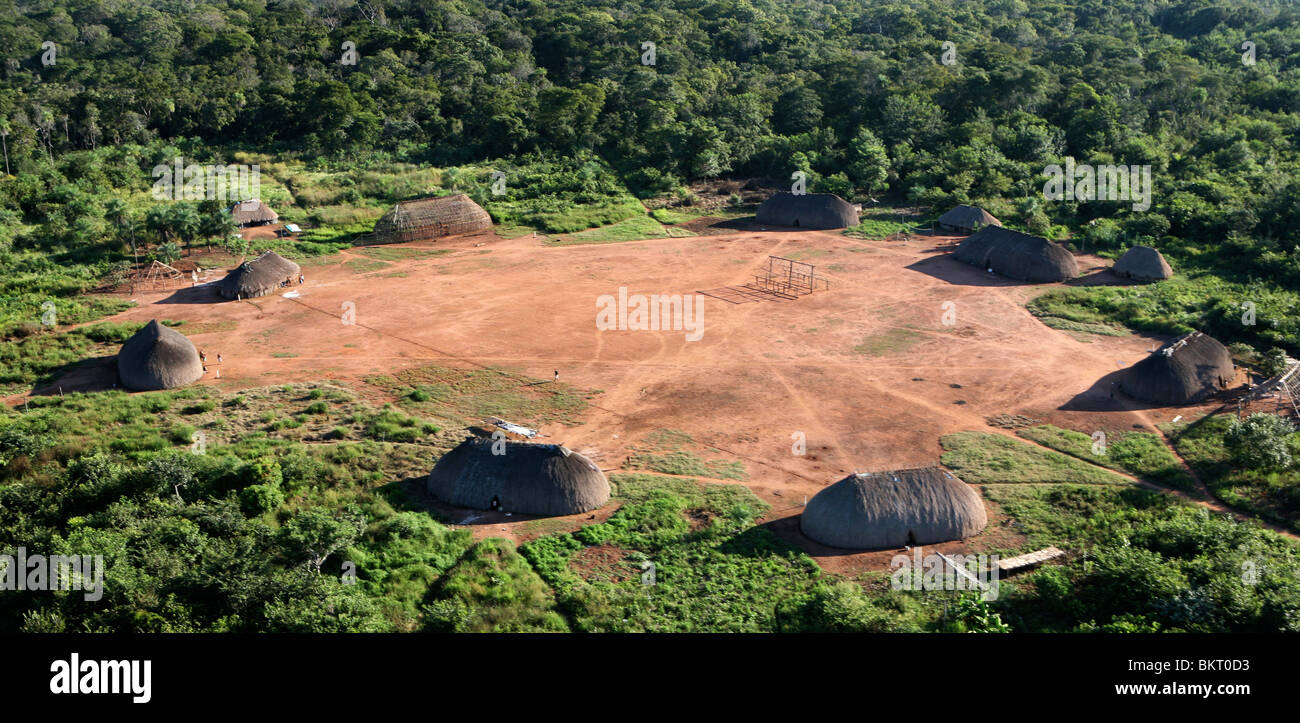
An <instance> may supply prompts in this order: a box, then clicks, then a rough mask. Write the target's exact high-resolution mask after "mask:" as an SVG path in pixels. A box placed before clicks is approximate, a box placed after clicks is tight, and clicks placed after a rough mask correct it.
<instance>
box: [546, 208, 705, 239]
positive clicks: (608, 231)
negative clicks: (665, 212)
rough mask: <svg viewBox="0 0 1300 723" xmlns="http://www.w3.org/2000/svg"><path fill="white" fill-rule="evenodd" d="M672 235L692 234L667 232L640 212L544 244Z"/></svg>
mask: <svg viewBox="0 0 1300 723" xmlns="http://www.w3.org/2000/svg"><path fill="white" fill-rule="evenodd" d="M673 235H694V234H691V233H690V232H685V231H682V230H680V229H679V230H678V233H677V234H672V233H669V231H668V229H666V228H664V227H663V226H662V225H661V224H660V223H659V222H658V221H656V220H654V219H653V218H650V217H649V216H646V215H645V214H642V215H639V216H633V217H632V218H629V219H627V220H624V221H619V222H618V223H615V224H611V225H609V226H602V227H600V228H593V229H590V230H587V231H581V232H579V233H575V234H570V235H568V236H566V237H564V238H562V239H553V240H548V241H547V242H546V245H548V246H575V245H579V244H607V243H621V242H624V241H640V240H642V239H652V238H667V237H669V236H673Z"/></svg>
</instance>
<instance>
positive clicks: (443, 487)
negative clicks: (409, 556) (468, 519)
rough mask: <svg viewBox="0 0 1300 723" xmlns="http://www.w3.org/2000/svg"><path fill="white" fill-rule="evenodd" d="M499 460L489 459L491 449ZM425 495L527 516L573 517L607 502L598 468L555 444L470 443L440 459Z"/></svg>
mask: <svg viewBox="0 0 1300 723" xmlns="http://www.w3.org/2000/svg"><path fill="white" fill-rule="evenodd" d="M494 444H496V445H501V446H498V451H501V452H504V453H503V454H493V453H492V452H493V445H494ZM428 491H429V494H430V495H432V496H433V497H435V498H437V499H439V500H442V501H443V502H446V503H447V504H451V505H455V506H457V507H469V508H472V509H477V510H491V509H500V510H506V511H508V512H519V513H523V514H528V515H544V516H556V515H574V514H577V513H579V512H586V511H588V510H594V509H596V508H597V507H602V506H604V504H605V503H606V502H608V501H609V481H608V480H606V479H605V474H604V473H603V472H601V471H600V468H599V467H597V466H596V465H595V464H593V463H592V462H591V460H589V459H587V458H586V457H583V456H582V455H580V454H578V453H577V452H573V451H570V450H569V449H567V448H565V447H561V446H560V445H558V444H531V443H527V442H511V441H505V440H502V441H499V442H494V441H493V440H490V439H480V438H471V439H467V440H465V441H464V442H462V443H461V444H459V445H458V446H457V447H456V448H455V449H453V450H451V451H450V452H448V453H447V454H445V455H443V456H442V459H440V460H438V463H437V464H436V465H434V467H433V471H432V472H430V473H429V481H428Z"/></svg>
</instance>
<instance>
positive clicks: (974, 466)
mask: <svg viewBox="0 0 1300 723" xmlns="http://www.w3.org/2000/svg"><path fill="white" fill-rule="evenodd" d="M939 444H940V445H942V447H943V455H942V457H941V458H940V459H941V461H942V462H943V464H944V466H946V467H948V468H949V469H951V470H952V471H953V472H955V473H957V475H958V476H959V477H961V478H962V480H964V481H966V482H967V483H970V484H1003V483H1007V484H1023V483H1042V482H1073V483H1079V484H1121V485H1122V484H1129V481H1128V480H1126V479H1124V478H1123V477H1119V476H1117V475H1114V474H1112V473H1110V472H1107V471H1106V470H1104V469H1101V468H1099V467H1097V466H1096V465H1093V464H1089V463H1088V462H1084V461H1083V460H1080V459H1076V458H1074V457H1070V456H1068V455H1064V454H1061V453H1060V452H1054V451H1051V450H1047V449H1042V448H1040V447H1035V446H1033V445H1031V444H1027V443H1025V442H1018V441H1016V440H1014V439H1011V438H1009V437H1004V436H1002V435H1000V434H986V433H983V432H958V433H956V434H949V435H946V436H944V437H942V438H940V439H939Z"/></svg>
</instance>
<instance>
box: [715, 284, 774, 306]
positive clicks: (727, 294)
mask: <svg viewBox="0 0 1300 723" xmlns="http://www.w3.org/2000/svg"><path fill="white" fill-rule="evenodd" d="M695 293H697V294H699V295H701V296H707V297H709V298H711V299H718V300H719V301H725V302H727V303H728V304H753V303H757V302H763V301H793V299H784V298H781V297H779V296H777V295H775V294H768V293H764V292H762V291H759V290H757V289H752V288H750V287H748V286H724V287H722V288H720V289H708V290H703V291H701V290H697V291H696V292H695Z"/></svg>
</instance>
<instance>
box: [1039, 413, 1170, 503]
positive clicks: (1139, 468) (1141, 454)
mask: <svg viewBox="0 0 1300 723" xmlns="http://www.w3.org/2000/svg"><path fill="white" fill-rule="evenodd" d="M1016 434H1017V435H1019V436H1021V437H1024V438H1025V439H1028V440H1031V441H1034V442H1037V443H1038V444H1041V445H1043V446H1044V447H1051V448H1052V449H1054V450H1056V451H1058V452H1064V453H1066V454H1068V455H1070V456H1072V457H1078V458H1079V459H1083V460H1087V461H1088V462H1092V463H1093V464H1098V465H1101V466H1103V467H1109V468H1111V469H1114V470H1120V471H1122V472H1128V473H1130V474H1133V475H1135V476H1137V477H1141V478H1143V479H1146V480H1149V481H1151V482H1155V483H1156V484H1162V485H1165V486H1166V487H1173V488H1175V489H1180V490H1185V491H1190V490H1193V489H1195V488H1196V483H1195V482H1194V481H1193V480H1192V477H1191V475H1189V474H1188V473H1187V470H1185V469H1183V466H1182V464H1180V463H1179V461H1178V458H1177V457H1176V456H1174V453H1173V452H1171V451H1170V449H1169V447H1167V446H1165V443H1164V440H1162V439H1161V438H1160V436H1159V435H1156V434H1152V433H1151V432H1132V431H1123V430H1121V431H1113V430H1106V431H1103V432H1102V434H1104V435H1105V436H1104V437H1097V438H1094V437H1093V436H1092V435H1088V434H1084V433H1082V432H1076V431H1074V430H1070V429H1061V428H1060V427H1054V426H1052V425H1050V424H1042V425H1038V426H1035V427H1029V428H1027V429H1020V430H1017V431H1016ZM1094 450H1096V453H1094Z"/></svg>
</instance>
